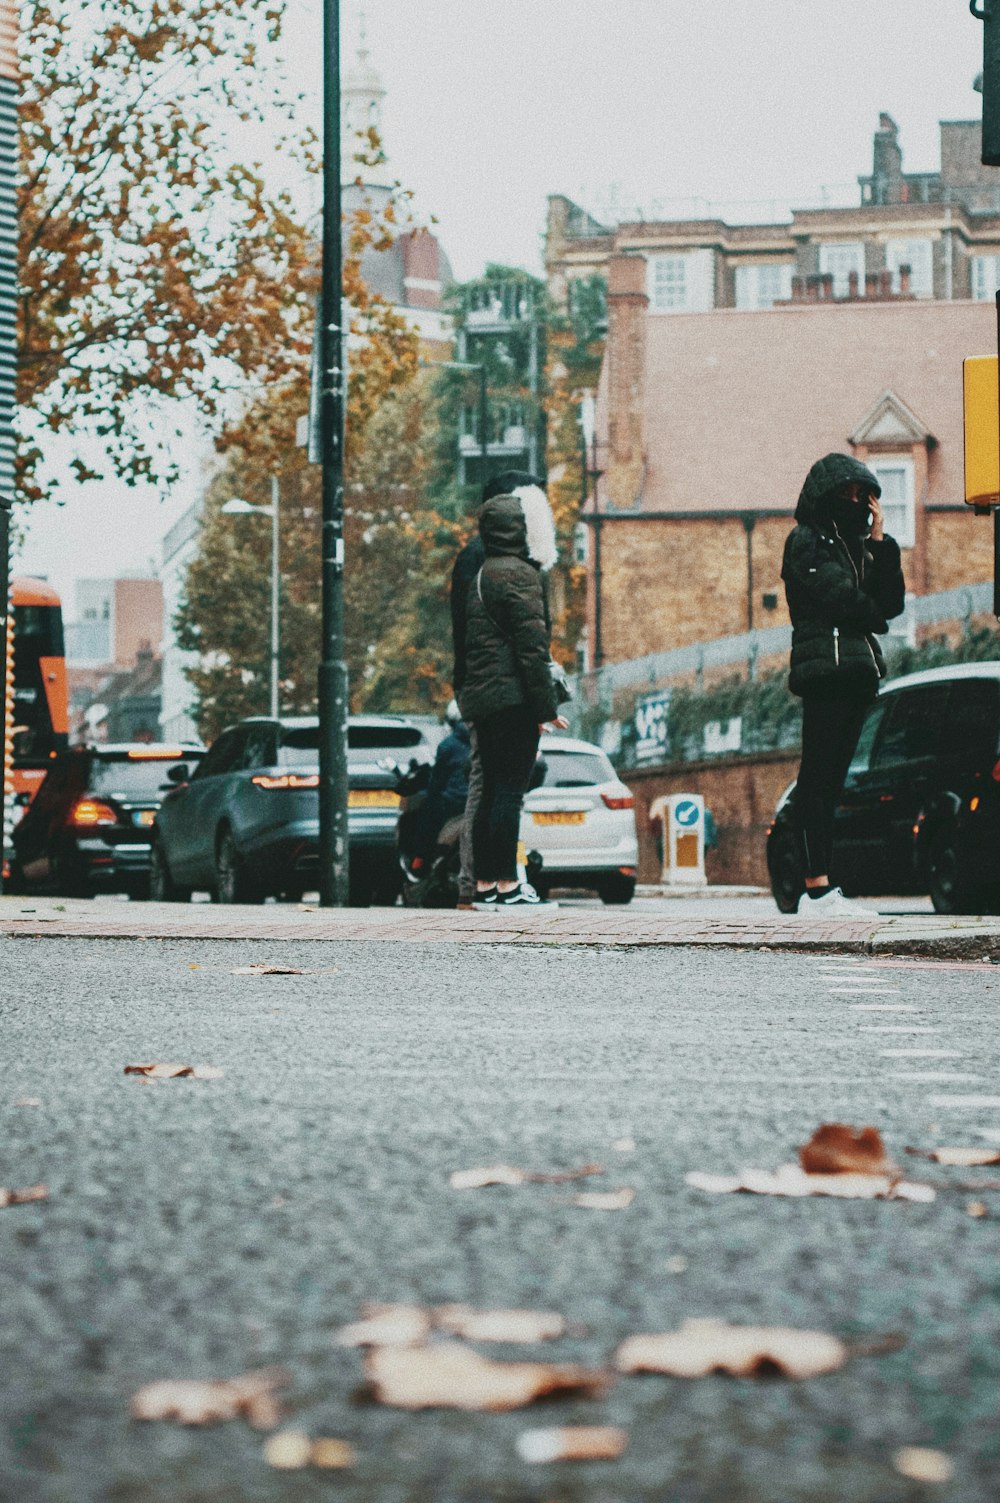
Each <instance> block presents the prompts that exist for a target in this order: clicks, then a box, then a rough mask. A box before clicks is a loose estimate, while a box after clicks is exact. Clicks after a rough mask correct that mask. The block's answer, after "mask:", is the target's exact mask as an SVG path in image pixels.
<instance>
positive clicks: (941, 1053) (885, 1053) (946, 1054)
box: [879, 1049, 962, 1059]
mask: <svg viewBox="0 0 1000 1503" xmlns="http://www.w3.org/2000/svg"><path fill="white" fill-rule="evenodd" d="M879 1056H880V1057H881V1058H882V1059H961V1058H962V1051H961V1049H880V1050H879Z"/></svg>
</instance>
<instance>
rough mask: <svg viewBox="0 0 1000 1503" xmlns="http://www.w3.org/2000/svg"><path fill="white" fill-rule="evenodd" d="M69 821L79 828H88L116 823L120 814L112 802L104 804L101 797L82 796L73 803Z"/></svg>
mask: <svg viewBox="0 0 1000 1503" xmlns="http://www.w3.org/2000/svg"><path fill="white" fill-rule="evenodd" d="M69 822H70V824H71V825H76V827H77V829H88V828H90V827H92V826H94V825H116V824H117V823H118V815H117V814H116V813H115V811H114V809H112V807H111V805H110V804H102V803H101V801H100V799H97V798H81V799H78V800H77V801H76V803H75V804H74V805H73V812H72V814H71V815H70V818H69Z"/></svg>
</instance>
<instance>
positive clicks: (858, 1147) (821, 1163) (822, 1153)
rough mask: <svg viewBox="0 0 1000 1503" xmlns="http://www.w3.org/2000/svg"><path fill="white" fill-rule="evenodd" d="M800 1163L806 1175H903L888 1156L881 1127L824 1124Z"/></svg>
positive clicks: (805, 1148)
mask: <svg viewBox="0 0 1000 1503" xmlns="http://www.w3.org/2000/svg"><path fill="white" fill-rule="evenodd" d="M799 1163H800V1164H801V1165H802V1168H803V1169H804V1170H805V1172H806V1174H887V1175H889V1176H892V1175H898V1173H899V1170H898V1168H897V1166H896V1165H895V1164H894V1163H893V1162H892V1160H891V1159H890V1158H889V1157H888V1156H887V1155H886V1151H885V1144H884V1143H883V1142H882V1134H881V1133H880V1132H879V1130H878V1128H877V1127H861V1128H856V1127H849V1126H848V1124H847V1123H846V1122H824V1123H823V1124H822V1125H821V1126H820V1127H817V1129H816V1131H815V1132H814V1133H813V1135H812V1137H811V1138H810V1139H809V1142H808V1143H804V1144H803V1145H802V1147H801V1148H800V1149H799Z"/></svg>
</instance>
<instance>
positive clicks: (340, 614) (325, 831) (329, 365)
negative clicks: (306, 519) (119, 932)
mask: <svg viewBox="0 0 1000 1503" xmlns="http://www.w3.org/2000/svg"><path fill="white" fill-rule="evenodd" d="M323 60H324V68H323V285H322V291H321V293H320V310H321V317H320V319H319V334H320V360H319V365H320V378H321V379H320V401H319V447H320V462H321V464H322V466H323V538H322V557H323V564H322V606H323V627H322V641H321V645H320V665H319V683H318V689H319V900H320V903H321V904H322V906H323V907H324V908H332V907H338V908H342V907H346V905H347V901H348V848H347V708H348V701H347V664H346V663H345V662H344V369H343V367H344V330H343V328H342V326H341V325H342V314H341V308H342V306H343V301H342V300H343V280H344V272H343V247H342V242H341V235H342V225H341V219H342V216H341V203H340V0H323Z"/></svg>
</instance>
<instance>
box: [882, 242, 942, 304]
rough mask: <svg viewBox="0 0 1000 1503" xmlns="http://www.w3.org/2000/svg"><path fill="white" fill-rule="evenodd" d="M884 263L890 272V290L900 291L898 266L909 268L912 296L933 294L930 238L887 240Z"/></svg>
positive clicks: (932, 262) (931, 243) (930, 295)
mask: <svg viewBox="0 0 1000 1503" xmlns="http://www.w3.org/2000/svg"><path fill="white" fill-rule="evenodd" d="M885 264H886V266H887V267H888V269H889V270H890V271H891V272H892V290H893V292H899V291H900V284H899V268H900V267H901V266H908V267H909V268H910V291H911V292H912V293H913V296H914V297H933V296H934V242H933V241H932V240H926V239H922V240H887V241H886V246H885Z"/></svg>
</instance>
